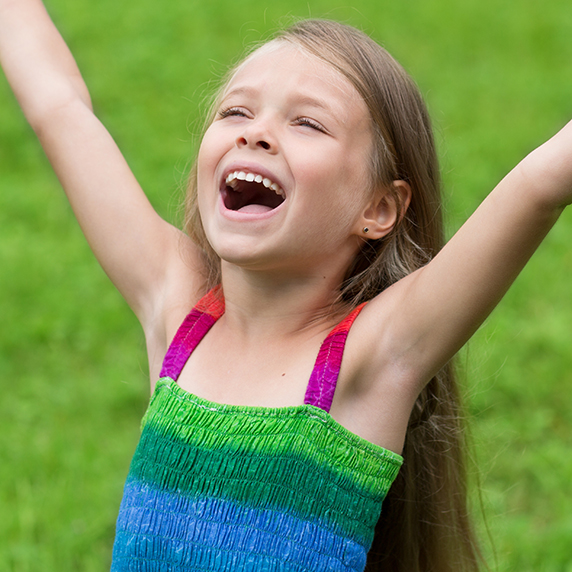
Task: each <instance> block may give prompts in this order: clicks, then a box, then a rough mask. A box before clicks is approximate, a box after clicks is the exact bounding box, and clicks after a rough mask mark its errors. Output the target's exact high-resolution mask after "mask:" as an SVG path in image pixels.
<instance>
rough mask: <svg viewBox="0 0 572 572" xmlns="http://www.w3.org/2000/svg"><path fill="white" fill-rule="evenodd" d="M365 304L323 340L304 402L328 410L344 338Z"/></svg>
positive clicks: (338, 368) (334, 387)
mask: <svg viewBox="0 0 572 572" xmlns="http://www.w3.org/2000/svg"><path fill="white" fill-rule="evenodd" d="M364 306H365V302H364V303H363V304H361V305H359V306H358V307H357V308H356V309H355V310H353V311H352V312H351V313H350V314H348V316H346V317H345V318H344V319H343V320H342V321H341V322H340V323H339V324H338V325H337V326H336V327H335V328H334V329H333V330H332V331H331V332H330V333H329V334H328V337H327V338H326V339H325V340H324V343H323V344H322V347H321V348H320V351H319V353H318V358H317V359H316V364H315V365H314V369H313V370H312V375H311V376H310V381H309V383H308V388H307V389H306V396H305V397H304V403H306V404H308V405H314V406H315V407H319V408H320V409H323V410H324V411H326V412H329V411H330V407H331V406H332V400H333V399H334V392H335V391H336V384H337V382H338V376H339V375H340V368H341V366H342V357H343V355H344V348H345V346H346V339H347V337H348V333H349V331H350V328H351V326H352V324H353V323H354V320H355V319H356V318H357V316H358V314H359V313H360V312H361V310H362V308H363V307H364Z"/></svg>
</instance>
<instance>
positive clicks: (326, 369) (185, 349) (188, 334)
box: [160, 286, 365, 412]
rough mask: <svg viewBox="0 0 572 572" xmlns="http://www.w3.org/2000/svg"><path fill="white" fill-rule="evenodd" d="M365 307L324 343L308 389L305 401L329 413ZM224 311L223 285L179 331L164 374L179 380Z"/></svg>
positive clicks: (165, 363) (350, 316) (164, 366)
mask: <svg viewBox="0 0 572 572" xmlns="http://www.w3.org/2000/svg"><path fill="white" fill-rule="evenodd" d="M364 306H365V303H364V304H361V305H360V306H358V307H357V308H356V309H355V310H353V311H352V312H351V313H350V314H348V316H346V317H345V318H344V319H343V320H342V321H341V322H340V323H339V324H338V325H337V326H336V327H335V328H334V329H333V330H332V331H331V332H330V333H329V334H328V336H327V337H326V339H325V340H324V342H323V343H322V346H321V347H320V351H319V352H318V357H317V359H316V363H315V364H314V369H313V370H312V375H311V376H310V381H309V383H308V388H307V389H306V395H305V397H304V403H306V404H308V405H314V406H315V407H319V408H320V409H323V410H324V411H326V412H328V411H329V410H330V407H331V406H332V399H333V398H334V392H335V390H336V384H337V382H338V376H339V374H340V367H341V365H342V357H343V353H344V348H345V345H346V339H347V337H348V333H349V331H350V328H351V326H352V324H353V322H354V320H355V319H356V318H357V316H358V314H359V313H360V311H361V310H362V308H363V307H364ZM223 314H224V297H223V294H222V288H221V286H216V287H215V288H213V289H212V290H211V291H210V292H208V293H207V294H206V295H205V296H203V297H202V298H201V299H200V300H199V302H198V303H197V305H196V306H195V307H194V308H193V309H192V310H191V312H190V314H189V315H188V316H187V317H186V318H185V320H184V321H183V323H182V324H181V326H180V327H179V329H178V330H177V333H176V334H175V337H174V338H173V341H172V342H171V345H170V346H169V349H168V350H167V354H166V355H165V359H164V361H163V367H162V369H161V374H160V376H161V377H170V378H171V379H173V380H174V381H177V379H178V378H179V375H180V374H181V371H182V370H183V367H184V366H185V364H186V363H187V360H188V359H189V357H190V355H191V353H192V352H193V350H194V349H195V348H196V347H197V345H198V344H199V342H200V341H201V340H202V339H203V337H204V336H205V335H206V333H207V332H208V331H209V330H210V329H211V328H212V326H213V325H214V324H215V322H216V321H217V320H218V319H219V318H220V317H221V316H222V315H223Z"/></svg>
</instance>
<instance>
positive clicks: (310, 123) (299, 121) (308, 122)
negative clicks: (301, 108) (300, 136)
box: [294, 117, 328, 133]
mask: <svg viewBox="0 0 572 572" xmlns="http://www.w3.org/2000/svg"><path fill="white" fill-rule="evenodd" d="M294 123H295V124H296V125H302V126H306V127H311V128H312V129H315V130H316V131H320V132H322V133H328V131H327V130H326V129H325V128H324V126H323V125H321V124H320V123H318V122H317V121H316V120H314V119H310V118H309V117H296V119H295V120H294Z"/></svg>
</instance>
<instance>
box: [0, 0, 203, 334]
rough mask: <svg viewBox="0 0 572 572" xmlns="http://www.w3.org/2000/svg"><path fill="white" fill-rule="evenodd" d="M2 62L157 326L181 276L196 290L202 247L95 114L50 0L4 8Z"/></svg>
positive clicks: (58, 166)
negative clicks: (148, 191) (160, 203)
mask: <svg viewBox="0 0 572 572" xmlns="http://www.w3.org/2000/svg"><path fill="white" fill-rule="evenodd" d="M0 60H1V63H2V67H3V69H4V71H5V74H6V77H7V78H8V81H9V82H10V84H11V86H12V89H13V90H14V93H15V95H16V97H17V99H18V101H19V103H20V105H21V107H22V110H23V111H24V114H25V115H26V118H27V119H28V121H29V122H30V124H31V126H32V128H33V129H34V130H35V132H36V133H37V135H38V137H39V139H40V142H41V144H42V146H43V147H44V150H45V152H46V154H47V156H48V158H49V160H50V162H51V163H52V166H53V167H54V170H55V171H56V174H57V175H58V177H59V179H60V181H61V184H62V186H63V187H64V189H65V191H66V194H67V195H68V198H69V200H70V202H71V205H72V208H73V210H74V212H75V214H76V216H77V218H78V221H79V223H80V225H81V228H82V230H83V231H84V233H85V235H86V237H87V240H88V242H89V244H90V246H91V248H92V249H93V251H94V253H95V255H96V257H97V259H98V260H99V262H100V263H101V265H102V266H103V268H104V270H105V271H106V272H107V274H108V275H109V276H110V278H111V280H112V281H113V282H114V283H115V285H116V286H117V288H118V289H119V290H120V292H121V293H122V294H123V296H124V297H125V298H126V300H127V302H128V303H129V305H130V306H131V307H132V308H133V310H134V311H135V313H136V314H137V315H138V317H139V319H140V320H141V322H142V324H143V325H144V327H146V326H149V324H150V322H151V321H152V320H157V319H158V315H160V314H161V313H162V311H163V309H162V307H161V306H162V304H164V303H165V297H166V296H167V297H168V296H169V284H170V283H172V282H173V280H174V278H175V277H176V278H177V279H178V281H179V282H182V283H184V284H185V285H186V286H187V287H188V288H189V289H190V291H192V290H193V288H195V289H196V287H197V285H198V276H197V271H198V270H199V269H200V266H199V264H200V263H199V256H198V253H197V252H196V248H195V247H194V246H193V245H192V243H191V241H190V240H189V239H188V238H187V237H186V236H185V235H183V233H181V232H180V231H178V230H176V229H175V228H174V227H172V226H171V225H169V224H168V223H166V222H165V221H164V220H162V219H161V218H160V217H159V216H158V215H157V213H156V212H155V210H154V209H153V208H152V206H151V204H150V203H149V201H148V200H147V198H146V197H145V194H144V193H143V191H142V190H141V188H140V186H139V185H138V183H137V181H136V180H135V178H134V176H133V174H132V173H131V171H130V169H129V167H128V165H127V163H126V162H125V160H124V158H123V156H122V155H121V153H120V151H119V149H118V148H117V146H116V144H115V142H114V141H113V139H112V138H111V136H110V135H109V133H108V132H107V130H106V129H105V128H104V127H103V125H102V124H101V123H100V122H99V120H98V119H97V118H96V117H95V116H94V114H93V112H92V108H91V101H90V96H89V93H88V90H87V88H86V86H85V83H84V81H83V79H82V77H81V75H80V72H79V70H78V68H77V66H76V63H75V61H74V59H73V57H72V55H71V53H70V51H69V50H68V48H67V46H66V45H65V43H64V41H63V40H62V38H61V36H60V34H59V33H58V31H57V30H56V28H55V26H54V25H53V23H52V21H51V20H50V18H49V16H48V14H47V12H46V10H45V8H44V6H43V4H42V2H41V1H40V0H0ZM183 259H184V260H183ZM146 329H147V327H146Z"/></svg>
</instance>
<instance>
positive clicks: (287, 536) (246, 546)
mask: <svg viewBox="0 0 572 572" xmlns="http://www.w3.org/2000/svg"><path fill="white" fill-rule="evenodd" d="M367 548H369V547H364V546H363V545H360V544H358V543H357V542H355V541H352V540H350V539H347V538H344V537H341V536H339V535H336V534H333V533H332V532H330V531H329V530H327V529H325V528H323V527H322V526H320V524H319V523H313V522H308V521H304V520H301V519H299V518H296V517H295V516H292V515H288V514H284V513H281V512H278V511H276V510H271V509H252V508H248V507H243V506H239V505H237V504H236V503H233V502H231V501H227V500H223V499H212V498H209V499H201V498H189V497H185V496H179V495H177V494H172V493H166V492H162V491H159V490H156V489H154V488H153V487H151V486H149V485H147V484H144V483H140V482H137V481H129V482H128V483H127V484H126V485H125V491H124V496H123V501H122V504H121V510H120V512H119V518H118V520H117V536H116V540H115V546H114V549H113V564H112V567H111V570H112V572H120V571H126V570H129V571H143V570H144V571H145V572H150V571H163V570H169V571H170V572H179V571H181V572H182V571H183V570H184V571H185V572H188V571H189V570H195V571H203V570H204V571H207V570H208V571H210V572H214V571H222V570H225V571H227V570H233V571H244V572H265V571H268V572H271V571H273V572H275V571H279V572H303V571H304V572H306V571H312V572H315V571H317V570H320V571H322V570H323V571H326V570H327V571H331V572H350V571H355V570H363V569H364V567H365V563H366V556H367Z"/></svg>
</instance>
